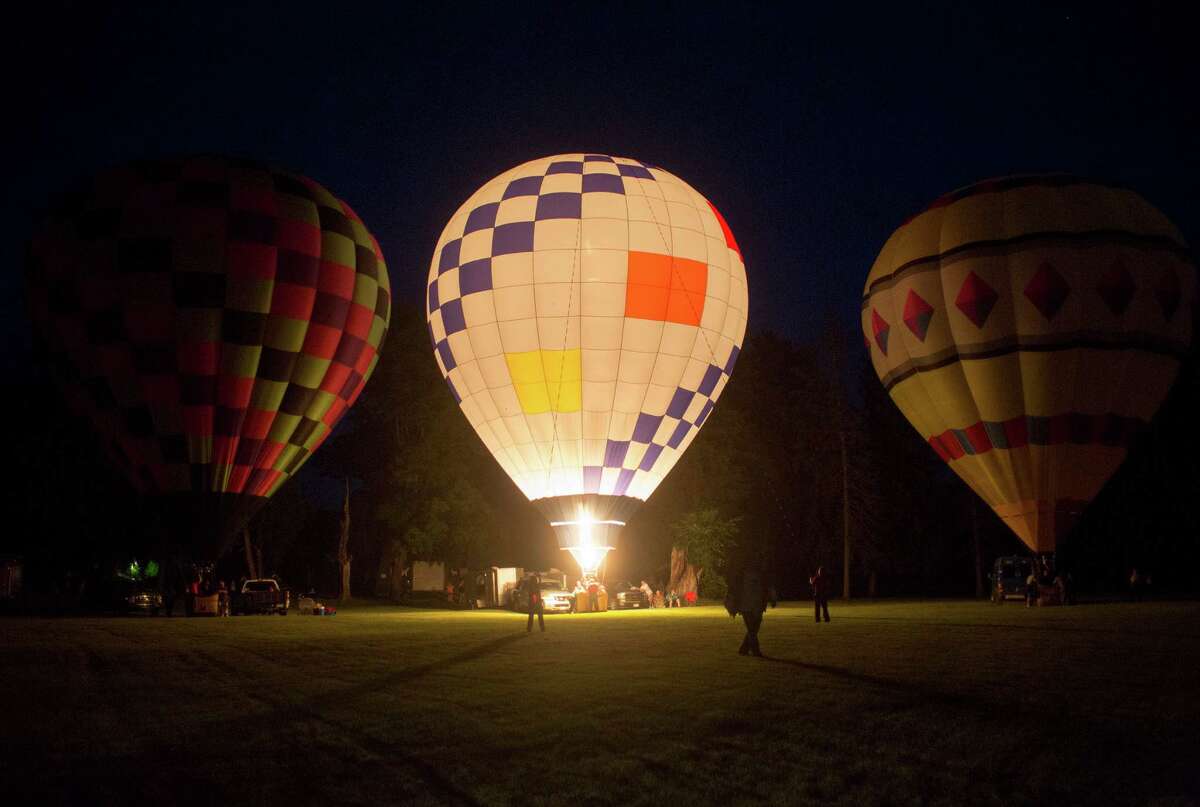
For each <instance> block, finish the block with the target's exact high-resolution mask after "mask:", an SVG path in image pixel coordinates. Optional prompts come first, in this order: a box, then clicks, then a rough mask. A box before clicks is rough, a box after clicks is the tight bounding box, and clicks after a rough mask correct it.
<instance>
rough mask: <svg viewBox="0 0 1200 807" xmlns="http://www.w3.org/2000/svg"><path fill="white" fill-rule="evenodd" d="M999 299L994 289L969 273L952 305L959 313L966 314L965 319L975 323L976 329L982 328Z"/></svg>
mask: <svg viewBox="0 0 1200 807" xmlns="http://www.w3.org/2000/svg"><path fill="white" fill-rule="evenodd" d="M999 299H1000V295H998V294H996V290H995V289H993V288H992V287H991V286H989V285H988V284H987V283H984V282H983V279H982V278H980V277H979V275H977V274H975V273H974V272H970V273H968V274H967V279H966V280H964V281H963V284H962V288H961V289H959V290H958V296H957V297H955V298H954V304H955V305H956V306H958V310H959V311H961V312H963V313H964V314H966V316H967V319H969V320H971V322H974V323H975V327H976V328H982V327H983V323H985V322H987V318H988V314H990V313H992V308H993V307H994V306H995V305H996V301H997V300H999Z"/></svg>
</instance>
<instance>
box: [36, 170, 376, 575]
mask: <svg viewBox="0 0 1200 807" xmlns="http://www.w3.org/2000/svg"><path fill="white" fill-rule="evenodd" d="M29 285H30V298H31V306H30V307H31V312H32V318H33V321H34V326H35V330H36V331H37V334H38V336H39V341H40V342H41V343H42V344H43V345H44V347H45V349H46V352H47V355H48V359H49V364H50V367H51V370H52V372H53V374H54V375H55V377H56V380H58V381H59V382H60V383H61V386H62V387H63V389H64V391H65V392H66V393H67V395H68V397H69V399H70V401H71V402H72V404H73V405H74V406H75V408H77V409H78V410H79V411H81V412H83V413H85V414H86V415H87V416H88V418H89V419H90V421H91V422H92V423H93V424H94V426H95V429H96V431H97V432H98V433H99V435H100V437H101V438H102V440H103V442H104V444H105V446H106V447H107V448H108V449H109V450H110V453H111V454H112V456H113V457H114V458H115V459H116V460H117V462H118V463H119V464H120V465H121V466H122V467H123V468H124V470H125V471H126V473H127V474H128V476H129V478H130V479H131V480H132V482H133V483H134V484H135V485H136V486H137V487H138V488H139V489H140V490H142V491H144V492H145V493H147V494H152V495H153V496H154V497H155V499H156V500H157V501H159V502H161V503H162V504H163V505H164V506H163V512H164V515H165V517H166V520H167V525H168V528H169V530H170V532H171V536H170V537H171V538H172V539H174V540H175V541H176V542H177V545H179V546H181V547H185V548H186V549H188V550H190V551H192V552H193V553H195V554H197V555H198V556H200V557H203V556H209V557H212V556H214V555H215V554H217V553H218V552H219V551H220V550H221V549H222V548H223V547H224V546H225V545H226V542H227V540H228V539H229V538H230V537H231V536H232V535H233V534H234V533H235V532H236V531H237V530H238V529H240V526H241V525H242V524H244V523H245V520H246V519H248V518H249V517H250V516H251V515H252V514H253V513H254V512H255V511H256V510H257V509H258V508H259V507H261V506H262V504H263V503H264V502H265V501H266V499H267V498H268V497H269V496H270V495H271V494H272V493H274V491H275V490H277V489H278V488H279V486H280V485H282V484H283V483H284V482H285V481H286V480H287V479H288V478H289V477H290V476H292V475H293V474H295V473H296V471H297V469H298V468H299V467H300V466H301V465H302V464H303V463H304V461H305V460H306V459H308V457H309V456H311V454H312V452H313V451H315V450H316V449H317V447H318V446H319V445H320V444H321V442H322V441H323V440H324V439H325V438H326V437H327V436H328V435H329V433H330V430H331V429H332V428H333V427H334V426H335V425H336V424H337V422H338V420H339V419H340V418H341V417H342V416H343V415H344V414H345V413H346V410H347V409H348V408H349V407H350V406H352V405H353V404H354V402H355V400H356V399H357V398H358V395H359V394H360V393H361V392H362V389H363V385H364V384H365V383H366V380H367V379H368V378H369V377H370V375H371V373H372V371H373V370H374V369H375V365H376V363H377V362H378V351H379V348H380V345H381V344H382V342H383V339H384V335H385V333H386V331H387V327H388V318H389V316H390V295H389V284H388V276H387V271H386V267H385V266H384V261H383V256H382V254H381V253H380V251H379V245H378V244H377V243H376V241H375V239H374V238H373V237H372V236H371V234H370V233H369V232H368V231H367V228H366V227H365V226H364V225H363V223H362V221H361V220H360V219H359V218H358V216H357V215H355V213H354V211H352V210H351V209H350V207H349V206H348V205H347V204H346V203H345V202H343V201H341V200H340V199H338V198H336V197H335V196H333V195H332V194H331V193H329V191H327V190H326V189H325V188H323V187H321V186H320V185H318V184H317V183H316V182H313V181H312V180H310V179H307V178H306V177H302V176H299V175H296V174H291V173H287V172H284V171H280V170H278V169H275V168H271V167H268V166H265V165H259V164H254V163H250V162H246V161H240V160H233V159H226V158H221V157H195V158H185V159H173V160H164V161H158V162H145V163H136V164H132V165H127V166H123V167H120V168H117V169H114V170H110V171H107V172H105V173H102V174H100V175H98V176H96V177H94V178H93V179H91V180H90V181H88V182H87V183H85V184H83V185H81V186H80V187H78V188H76V189H75V190H73V191H72V192H70V193H68V194H66V195H64V196H63V197H62V198H61V199H60V200H58V202H57V203H56V205H55V206H54V208H53V209H52V212H51V213H50V215H49V216H48V217H47V218H46V220H45V221H44V222H43V224H42V225H41V227H40V229H39V230H38V231H37V232H36V234H35V235H34V237H33V239H32V243H31V246H30V272H29Z"/></svg>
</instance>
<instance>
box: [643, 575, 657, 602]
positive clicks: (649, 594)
mask: <svg viewBox="0 0 1200 807" xmlns="http://www.w3.org/2000/svg"><path fill="white" fill-rule="evenodd" d="M641 589H642V593H643V594H645V595H646V605H653V604H654V591H653V589H651V588H650V584H649V583H647V582H646V581H645V580H643V581H642V585H641Z"/></svg>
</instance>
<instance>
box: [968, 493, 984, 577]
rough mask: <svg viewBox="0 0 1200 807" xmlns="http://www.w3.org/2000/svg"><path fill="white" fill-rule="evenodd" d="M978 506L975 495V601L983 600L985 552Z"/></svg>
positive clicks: (972, 509) (973, 503)
mask: <svg viewBox="0 0 1200 807" xmlns="http://www.w3.org/2000/svg"><path fill="white" fill-rule="evenodd" d="M977 509H978V505H977V504H976V502H975V497H974V495H972V496H971V536H972V537H973V538H974V539H975V599H977V600H979V599H982V598H983V550H982V549H980V546H979V516H978V514H977V513H976V510H977Z"/></svg>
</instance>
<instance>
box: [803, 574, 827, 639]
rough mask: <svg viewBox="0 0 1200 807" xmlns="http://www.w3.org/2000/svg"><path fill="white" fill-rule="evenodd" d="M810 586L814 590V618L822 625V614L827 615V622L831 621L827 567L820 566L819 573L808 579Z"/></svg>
mask: <svg viewBox="0 0 1200 807" xmlns="http://www.w3.org/2000/svg"><path fill="white" fill-rule="evenodd" d="M808 583H809V585H811V586H812V590H813V616H815V617H816V620H817V624H818V625H819V624H820V623H821V614H822V613H824V614H825V621H826V622H828V621H829V576H828V575H826V574H825V567H824V566H818V567H817V573H816V574H814V575H813V576H812V577H810V578H808Z"/></svg>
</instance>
